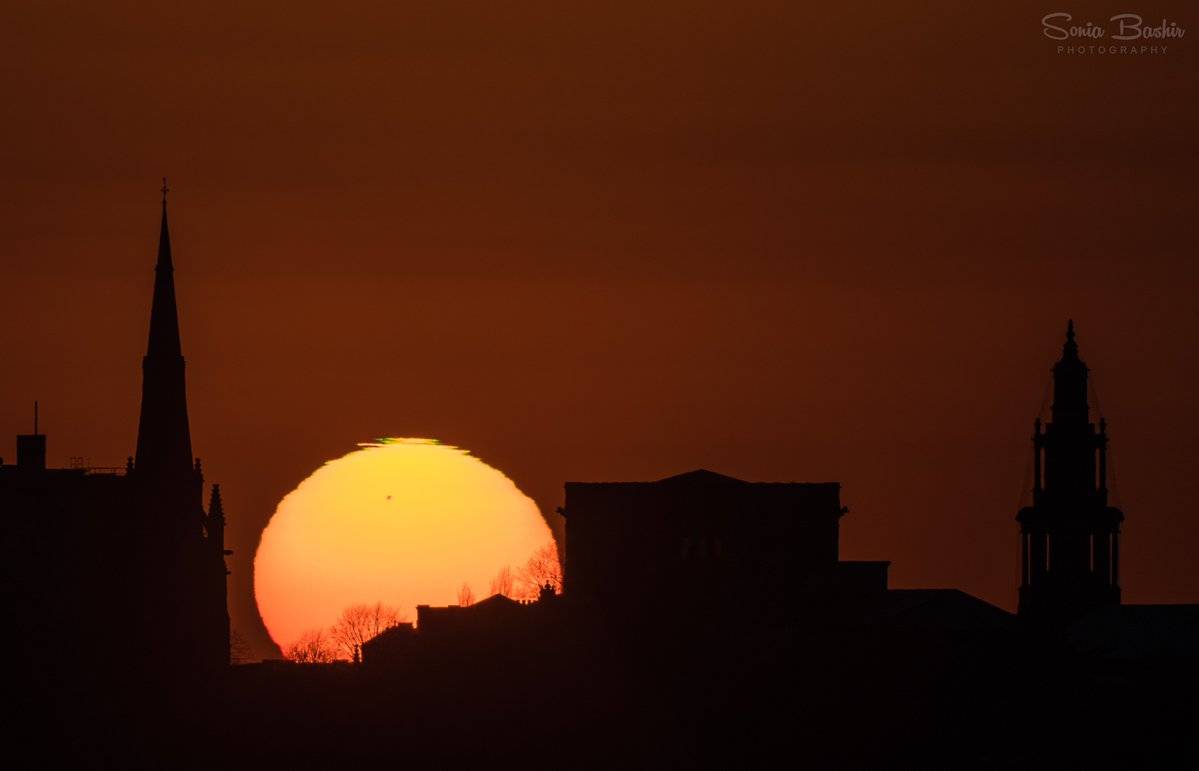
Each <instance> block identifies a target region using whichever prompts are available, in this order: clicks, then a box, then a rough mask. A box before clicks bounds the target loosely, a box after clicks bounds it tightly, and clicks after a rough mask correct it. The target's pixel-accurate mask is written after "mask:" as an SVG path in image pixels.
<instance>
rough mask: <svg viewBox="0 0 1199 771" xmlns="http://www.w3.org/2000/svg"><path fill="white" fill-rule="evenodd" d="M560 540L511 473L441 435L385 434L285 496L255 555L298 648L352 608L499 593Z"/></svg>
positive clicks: (259, 577)
mask: <svg viewBox="0 0 1199 771" xmlns="http://www.w3.org/2000/svg"><path fill="white" fill-rule="evenodd" d="M550 542H552V537H551V535H550V530H549V527H548V526H547V525H546V524H545V520H544V519H543V518H542V516H541V513H540V511H539V510H538V508H537V504H536V503H534V502H533V500H532V499H531V498H529V497H528V496H527V495H525V494H524V493H522V492H521V491H520V490H519V489H518V488H517V487H516V485H515V484H514V483H513V482H512V480H510V479H508V478H507V477H506V476H504V474H503V473H501V472H500V471H498V470H496V469H494V468H492V467H491V466H488V465H487V464H486V463H483V462H482V461H481V460H479V459H477V458H474V457H472V456H471V455H470V454H469V453H468V452H466V451H465V450H461V449H458V448H456V447H451V446H449V445H443V444H439V443H437V442H436V441H434V440H430V439H385V440H380V441H379V442H377V443H374V444H364V445H360V449H358V450H356V451H354V452H351V453H349V454H348V455H345V456H343V457H341V458H338V459H337V460H332V461H329V462H327V463H325V464H324V465H323V466H321V467H320V468H319V469H317V470H316V471H315V472H313V474H312V475H311V476H309V477H308V478H307V479H305V480H304V481H303V482H301V483H300V485H299V486H298V487H297V488H296V489H295V490H293V491H292V492H291V493H289V494H288V495H287V496H285V497H284V498H283V500H282V501H280V502H279V505H278V507H277V508H276V509H275V514H274V516H272V517H271V520H270V522H269V523H268V525H267V527H266V529H265V530H264V531H263V533H262V540H261V541H260V543H259V545H258V552H257V554H256V555H255V557H254V594H255V597H256V598H257V601H258V609H259V612H260V613H261V614H262V620H263V622H264V623H265V624H266V628H267V631H268V632H270V635H271V637H272V638H273V639H274V640H275V642H276V643H278V644H280V645H281V646H286V645H289V644H290V643H292V642H294V641H295V640H297V639H298V638H299V637H300V635H302V634H303V633H304V632H306V631H308V630H311V629H314V628H318V627H325V626H328V625H329V624H331V623H332V622H333V621H334V620H335V619H336V618H337V617H338V615H339V614H340V613H341V612H342V611H343V610H344V609H345V608H347V607H349V606H351V605H355V604H359V603H375V602H383V603H385V604H387V605H392V606H394V607H396V608H398V609H399V611H400V612H401V614H403V615H405V616H406V617H407V619H408V620H414V619H415V607H416V605H418V604H429V605H450V604H455V603H457V602H458V596H459V591H460V590H461V589H462V586H463V584H467V585H469V586H470V588H471V590H472V592H473V594H474V596H475V597H477V598H480V599H481V598H483V597H486V596H487V595H488V594H490V591H488V590H489V586H490V584H491V581H492V579H493V578H494V577H495V576H496V575H497V574H498V573H499V572H500V571H501V570H503V569H504V568H508V569H510V570H511V571H513V572H514V573H516V572H517V571H519V570H520V568H521V567H522V566H523V565H524V564H525V563H526V561H527V560H528V559H529V558H530V556H531V555H533V553H534V552H536V551H537V549H538V548H541V547H544V546H545V545H546V544H547V543H550Z"/></svg>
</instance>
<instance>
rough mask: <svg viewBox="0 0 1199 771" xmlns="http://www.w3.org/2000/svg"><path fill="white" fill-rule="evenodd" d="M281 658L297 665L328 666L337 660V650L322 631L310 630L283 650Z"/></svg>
mask: <svg viewBox="0 0 1199 771" xmlns="http://www.w3.org/2000/svg"><path fill="white" fill-rule="evenodd" d="M283 657H284V658H286V659H287V660H288V661H294V662H296V663H297V664H328V663H329V662H331V661H333V660H334V659H336V658H337V648H336V646H335V645H334V643H333V641H332V640H330V639H329V638H328V637H327V636H326V635H325V630H323V629H310V630H308V631H307V632H305V633H304V634H302V635H300V637H299V639H297V640H296V641H295V642H293V643H292V644H291V645H288V646H287V647H286V648H284V649H283Z"/></svg>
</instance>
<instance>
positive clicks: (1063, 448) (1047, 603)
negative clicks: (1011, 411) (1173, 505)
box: [1016, 321, 1124, 620]
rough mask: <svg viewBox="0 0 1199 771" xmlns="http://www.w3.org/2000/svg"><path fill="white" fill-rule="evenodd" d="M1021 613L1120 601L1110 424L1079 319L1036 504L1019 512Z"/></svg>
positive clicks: (1039, 450)
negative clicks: (1094, 396)
mask: <svg viewBox="0 0 1199 771" xmlns="http://www.w3.org/2000/svg"><path fill="white" fill-rule="evenodd" d="M1016 520H1017V521H1018V522H1019V523H1020V576H1021V579H1020V611H1019V612H1020V615H1021V616H1024V617H1029V618H1036V619H1042V620H1054V619H1061V618H1067V617H1069V616H1073V615H1077V614H1080V613H1083V612H1086V611H1087V610H1090V609H1092V608H1095V607H1097V606H1101V605H1116V604H1119V603H1120V580H1119V579H1120V523H1121V522H1122V521H1123V520H1124V515H1123V514H1122V513H1121V512H1120V510H1119V509H1117V508H1114V507H1112V506H1108V504H1107V424H1106V422H1105V421H1104V420H1103V419H1102V418H1101V419H1100V420H1099V427H1098V430H1096V427H1095V424H1094V423H1091V422H1090V408H1089V405H1088V404H1087V365H1086V364H1084V363H1083V361H1082V359H1080V358H1079V356H1078V343H1077V342H1076V341H1075V339H1074V322H1073V321H1071V322H1070V323H1069V325H1068V326H1067V327H1066V342H1065V345H1063V346H1062V358H1061V359H1060V360H1059V361H1058V362H1057V364H1055V365H1054V367H1053V408H1052V420H1051V422H1050V423H1049V424H1048V425H1046V426H1044V428H1043V429H1042V426H1041V420H1040V418H1038V419H1037V420H1036V422H1035V424H1034V431H1033V502H1032V506H1027V507H1025V508H1023V509H1021V510H1020V513H1019V515H1018V516H1017V517H1016Z"/></svg>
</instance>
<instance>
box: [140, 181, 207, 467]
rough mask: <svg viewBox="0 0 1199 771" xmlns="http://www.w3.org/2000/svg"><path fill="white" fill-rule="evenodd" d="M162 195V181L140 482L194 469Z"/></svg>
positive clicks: (145, 370)
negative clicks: (160, 216) (146, 478)
mask: <svg viewBox="0 0 1199 771" xmlns="http://www.w3.org/2000/svg"><path fill="white" fill-rule="evenodd" d="M167 192H168V188H167V185H166V179H165V178H164V179H163V180H162V223H161V226H160V228H159V235H158V262H157V264H156V265H155V267H154V300H153V304H152V305H151V308H150V335H149V342H148V344H147V346H146V356H145V358H144V359H142V409H141V419H140V421H139V423H138V430H137V455H136V458H135V460H134V469H135V470H136V472H137V473H138V474H139V475H141V476H145V477H150V476H152V477H159V478H175V479H181V478H184V477H186V476H187V475H189V474H191V473H193V466H192V450H191V432H190V430H189V428H188V420H187V389H186V386H185V383H184V374H183V371H184V361H183V353H182V347H181V345H180V343H179V311H178V308H177V306H176V304H175V275H174V274H175V268H174V265H173V263H172V260H171V234H170V230H169V229H168V227H167Z"/></svg>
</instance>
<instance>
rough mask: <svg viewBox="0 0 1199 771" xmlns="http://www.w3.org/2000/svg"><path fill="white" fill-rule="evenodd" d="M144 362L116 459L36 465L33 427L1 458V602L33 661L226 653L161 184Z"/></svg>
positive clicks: (221, 581) (219, 537)
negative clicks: (130, 440)
mask: <svg viewBox="0 0 1199 771" xmlns="http://www.w3.org/2000/svg"><path fill="white" fill-rule="evenodd" d="M142 373H143V377H142V401H141V419H140V422H139V425H138V436H137V451H136V456H135V457H133V458H130V459H129V461H128V463H127V464H126V466H125V468H124V469H117V468H105V469H96V468H83V467H80V468H67V469H51V468H47V466H46V437H45V435H43V434H41V433H39V432H38V430H37V428H36V426H35V429H34V433H33V434H30V435H25V436H20V437H18V438H17V446H18V452H17V463H16V464H15V465H0V547H2V549H3V552H2V554H3V558H2V562H3V566H2V567H0V582H2V585H0V592H2V595H3V602H4V608H3V611H2V612H3V613H4V614H5V618H6V620H7V621H9V623H10V626H11V627H12V628H13V629H14V631H13V632H12V634H14V635H16V636H17V637H19V638H20V640H19V643H18V646H19V648H20V649H21V650H22V652H23V653H24V655H26V656H28V657H29V658H30V659H31V660H34V661H36V660H37V659H39V658H41V659H54V660H56V661H60V662H69V661H77V662H78V663H80V665H87V663H88V662H95V661H110V662H111V661H112V660H117V661H122V662H130V663H140V662H145V663H148V664H151V665H154V664H163V665H166V666H169V667H172V668H179V667H186V668H192V669H197V668H212V667H219V666H223V665H226V664H228V662H229V614H228V610H227V605H226V592H225V585H226V575H227V572H228V571H227V570H226V566H225V556H226V555H227V554H229V552H228V551H226V549H225V545H224V527H225V515H224V510H223V506H222V503H221V495H220V489H219V487H218V486H217V485H213V487H212V495H211V499H210V503H209V506H208V510H207V512H205V510H204V506H203V500H202V496H203V490H204V477H203V474H202V472H201V468H200V462H199V460H198V459H194V458H193V457H192V448H191V438H190V433H189V427H188V417H187V398H186V390H185V384H184V359H183V354H182V349H181V346H180V340H179V321H178V313H177V310H176V305H175V286H174V267H173V264H172V259H171V241H170V234H169V231H168V227H167V210H166V188H165V186H164V188H163V202H162V223H161V230H160V235H159V244H158V261H157V264H156V266H155V280H154V298H153V304H152V308H151V312H150V333H149V343H148V346H147V351H146V356H145V358H144V359H143V360H142ZM34 666H36V663H35V664H34Z"/></svg>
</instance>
